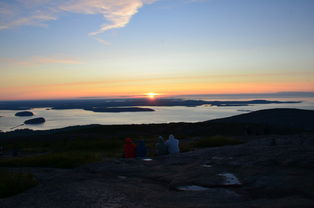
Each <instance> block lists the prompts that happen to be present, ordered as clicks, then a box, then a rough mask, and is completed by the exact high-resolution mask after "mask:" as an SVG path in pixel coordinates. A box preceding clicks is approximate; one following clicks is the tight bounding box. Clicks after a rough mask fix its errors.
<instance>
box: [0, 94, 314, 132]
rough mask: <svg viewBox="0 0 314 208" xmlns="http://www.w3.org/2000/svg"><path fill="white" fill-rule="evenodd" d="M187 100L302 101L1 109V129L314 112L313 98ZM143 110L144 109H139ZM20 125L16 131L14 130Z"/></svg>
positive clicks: (199, 119) (159, 121) (215, 98)
mask: <svg viewBox="0 0 314 208" xmlns="http://www.w3.org/2000/svg"><path fill="white" fill-rule="evenodd" d="M188 98H189V99H203V100H253V99H267V100H280V101H302V102H301V103H296V104H267V105H250V106H229V107H217V106H210V105H204V106H198V107H183V106H175V107H152V106H146V107H148V108H152V109H154V110H155V111H154V112H123V113H96V112H91V111H85V110H80V109H75V110H48V109H46V108H34V109H31V111H32V112H33V113H34V114H35V115H34V116H33V117H16V116H14V115H15V113H16V112H18V111H14V110H0V116H1V117H0V130H1V131H12V130H14V129H25V128H29V129H34V130H46V129H56V128H63V127H67V126H75V125H88V124H150V123H171V122H199V121H206V120H211V119H216V118H224V117H228V116H233V115H239V114H243V113H247V112H249V111H255V110H261V109H270V108H298V109H308V110H314V98H309V97H307V98H291V97H290V98H271V99H269V98H261V97H258V98H253V97H250V98H249V99H248V98H246V97H244V98H243V97H237V98H236V99H235V98H228V97H220V98H219V97H218V98H217V97H206V96H205V97H204V96H195V97H188ZM141 107H145V106H141ZM35 117H44V118H45V119H46V122H45V123H44V124H40V125H22V126H19V125H21V124H23V122H24V121H25V120H28V119H30V118H35ZM16 126H19V127H17V128H14V127H16Z"/></svg>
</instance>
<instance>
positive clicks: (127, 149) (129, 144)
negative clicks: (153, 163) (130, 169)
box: [123, 138, 136, 158]
mask: <svg viewBox="0 0 314 208" xmlns="http://www.w3.org/2000/svg"><path fill="white" fill-rule="evenodd" d="M135 148H136V145H135V144H134V143H133V141H132V139H130V138H126V139H125V140H124V148H123V149H124V154H123V156H124V157H125V158H134V157H135Z"/></svg>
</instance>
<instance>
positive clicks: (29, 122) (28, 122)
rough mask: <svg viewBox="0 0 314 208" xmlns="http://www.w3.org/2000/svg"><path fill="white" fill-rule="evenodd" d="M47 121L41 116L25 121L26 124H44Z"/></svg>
mask: <svg viewBox="0 0 314 208" xmlns="http://www.w3.org/2000/svg"><path fill="white" fill-rule="evenodd" d="M45 122H46V120H45V119H44V118H42V117H39V118H33V119H29V120H26V121H24V124H42V123H45Z"/></svg>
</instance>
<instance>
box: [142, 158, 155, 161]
mask: <svg viewBox="0 0 314 208" xmlns="http://www.w3.org/2000/svg"><path fill="white" fill-rule="evenodd" d="M152 160H153V159H151V158H144V159H143V161H152Z"/></svg>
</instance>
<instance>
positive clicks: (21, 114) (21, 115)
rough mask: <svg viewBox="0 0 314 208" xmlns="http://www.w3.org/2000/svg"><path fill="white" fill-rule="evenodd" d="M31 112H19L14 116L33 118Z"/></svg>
mask: <svg viewBox="0 0 314 208" xmlns="http://www.w3.org/2000/svg"><path fill="white" fill-rule="evenodd" d="M33 115H34V114H33V112H30V111H21V112H17V113H16V114H15V116H19V117H26V116H33Z"/></svg>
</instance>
